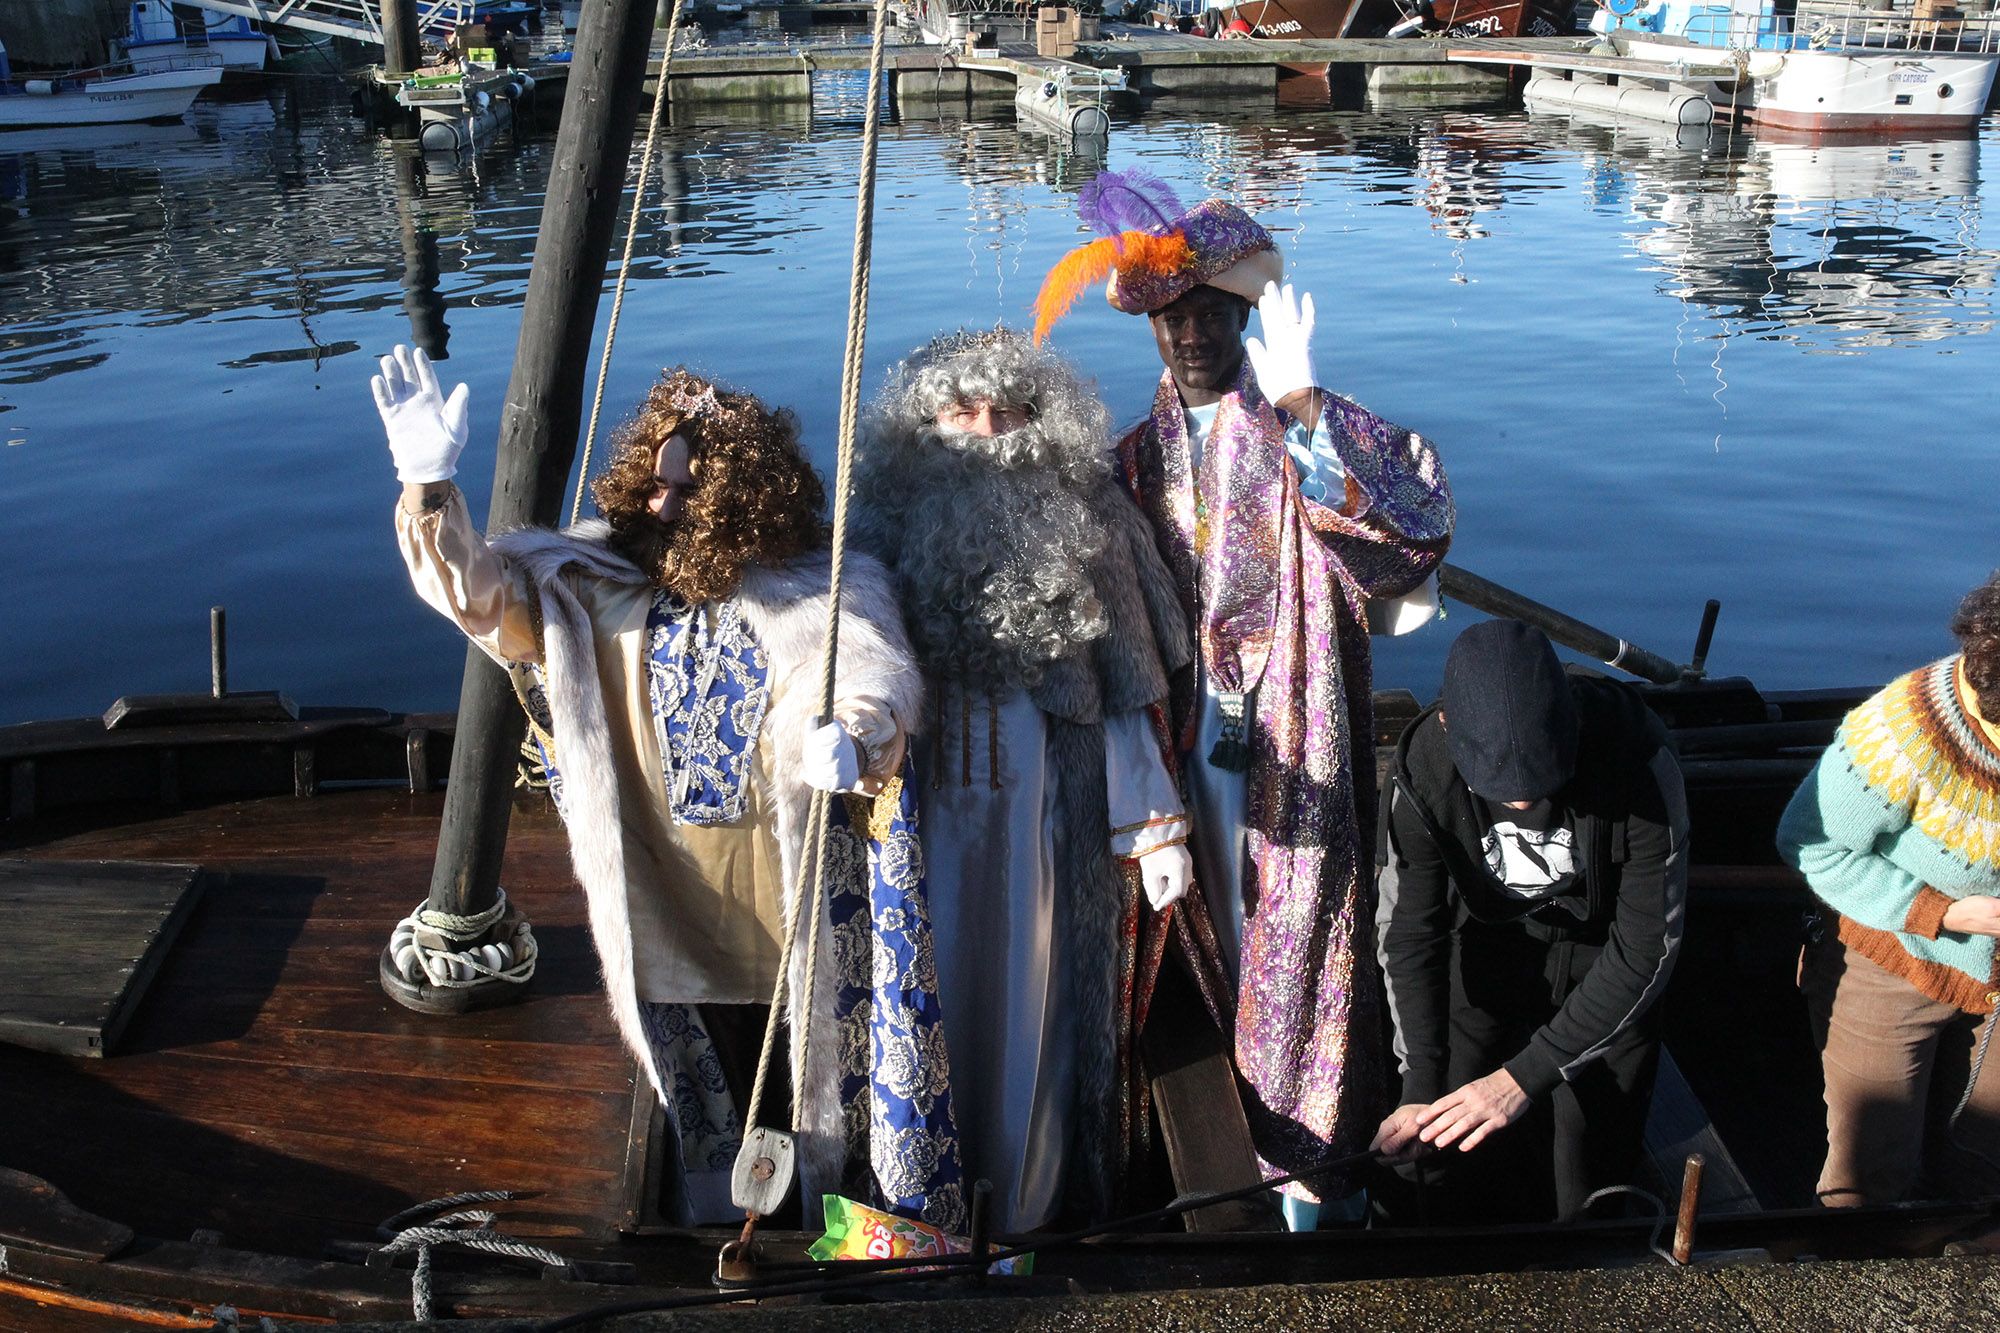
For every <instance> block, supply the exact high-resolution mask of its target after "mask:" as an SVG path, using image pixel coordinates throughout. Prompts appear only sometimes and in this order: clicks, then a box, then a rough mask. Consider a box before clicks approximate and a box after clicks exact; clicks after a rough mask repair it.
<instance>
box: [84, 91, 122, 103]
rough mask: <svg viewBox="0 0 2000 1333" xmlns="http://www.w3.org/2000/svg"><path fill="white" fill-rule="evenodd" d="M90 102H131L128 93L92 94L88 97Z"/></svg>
mask: <svg viewBox="0 0 2000 1333" xmlns="http://www.w3.org/2000/svg"><path fill="white" fill-rule="evenodd" d="M90 100H91V101H93V102H129V101H131V100H132V94H130V93H92V94H91V95H90Z"/></svg>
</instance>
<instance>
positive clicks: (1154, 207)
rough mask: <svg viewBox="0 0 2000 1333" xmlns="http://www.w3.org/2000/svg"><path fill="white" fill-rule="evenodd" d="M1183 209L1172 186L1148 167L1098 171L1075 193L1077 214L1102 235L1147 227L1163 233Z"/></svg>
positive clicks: (1144, 229)
mask: <svg viewBox="0 0 2000 1333" xmlns="http://www.w3.org/2000/svg"><path fill="white" fill-rule="evenodd" d="M1185 211H1186V210H1185V209H1183V208H1182V207H1181V201H1180V198H1179V196H1177V195H1176V194H1175V193H1174V190H1173V187H1172V186H1171V185H1168V184H1167V183H1166V182H1165V181H1163V180H1161V179H1160V178H1159V177H1158V176H1155V175H1153V174H1152V173H1151V172H1148V171H1141V170H1139V169H1138V168H1136V167H1135V168H1133V169H1132V170H1130V171H1126V172H1117V171H1100V172H1098V173H1097V179H1096V180H1094V181H1092V182H1091V183H1090V184H1088V185H1086V186H1084V187H1083V189H1081V190H1079V191H1078V192H1077V196H1076V215H1077V216H1078V217H1080V218H1082V219H1083V220H1084V222H1085V223H1086V224H1087V225H1089V227H1090V228H1091V229H1092V230H1094V231H1096V232H1098V233H1099V234H1100V235H1104V236H1116V235H1117V234H1118V233H1119V232H1121V231H1149V232H1152V233H1153V234H1154V235H1156V236H1163V235H1165V234H1166V233H1167V232H1169V231H1172V230H1173V226H1174V219H1175V218H1177V217H1179V216H1180V215H1181V214H1182V213H1183V212H1185Z"/></svg>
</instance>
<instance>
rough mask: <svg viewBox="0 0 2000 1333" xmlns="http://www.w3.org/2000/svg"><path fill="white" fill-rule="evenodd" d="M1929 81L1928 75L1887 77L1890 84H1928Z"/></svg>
mask: <svg viewBox="0 0 2000 1333" xmlns="http://www.w3.org/2000/svg"><path fill="white" fill-rule="evenodd" d="M1930 81H1931V76H1930V75H1928V74H1891V75H1890V76H1889V82H1891V83H1929V82H1930Z"/></svg>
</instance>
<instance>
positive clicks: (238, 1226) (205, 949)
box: [0, 790, 634, 1256]
mask: <svg viewBox="0 0 2000 1333" xmlns="http://www.w3.org/2000/svg"><path fill="white" fill-rule="evenodd" d="M442 802H443V797H442V795H441V794H432V793H426V794H423V795H415V796H413V795H409V794H406V793H401V792H395V791H381V790H376V791H355V792H342V793H328V794H325V795H322V796H319V797H316V798H312V799H307V800H298V799H287V798H276V799H268V800H260V801H244V802H237V803H233V804H229V805H223V806H218V807H213V808H209V809H202V810H192V811H185V812H180V813H168V814H161V815H159V816H157V817H154V818H149V819H142V820H139V821H137V822H133V823H127V824H123V825H121V826H119V827H116V828H110V829H103V830H90V829H85V828H77V829H74V830H72V831H69V832H62V831H60V830H57V829H52V828H49V827H46V826H44V827H42V828H36V827H33V826H29V827H19V826H13V827H10V828H9V829H8V830H7V832H8V835H9V841H11V842H13V843H15V844H16V845H22V844H28V845H32V846H33V855H34V856H36V857H48V858H82V859H143V860H171V861H184V862H194V863H197V864H200V865H201V866H203V867H204V869H205V870H206V871H207V872H208V883H207V886H206V892H205V894H204V896H203V899H202V901H201V903H200V905H199V906H198V907H197V908H196V911H195V914H194V916H193V918H192V919H191V920H190V921H189V922H188V924H187V926H186V928H185V930H184V932H183V935H182V938H181V940H180V942H179V944H178V945H177V947H175V948H174V949H173V950H172V951H171V953H170V955H169V956H168V958H167V959H166V961H165V963H164V965H163V966H162V968H161V970H160V973H159V975H158V976H157V978H156V979H155V981H154V983H153V986H152V989H151V992H150V994H149V995H148V996H147V998H146V1000H145V1002H144V1003H143V1004H142V1005H140V1006H139V1009H138V1012H137V1013H136V1014H135V1016H134V1017H133V1019H132V1021H131V1024H130V1026H129V1028H128V1029H127V1031H126V1033H125V1037H124V1040H123V1042H122V1043H121V1044H120V1046H119V1047H118V1049H116V1050H115V1051H114V1052H113V1053H112V1055H111V1058H109V1059H106V1060H102V1061H85V1060H76V1059H65V1058H62V1057H59V1056H54V1055H44V1054H40V1053H36V1052H29V1051H20V1050H10V1049H5V1048H0V1068H3V1069H4V1070H5V1073H4V1074H0V1124H4V1125H5V1126H6V1127H7V1131H6V1133H5V1134H4V1135H0V1165H5V1166H12V1167H16V1168H18V1169H21V1170H24V1171H29V1172H31V1173H33V1174H36V1175H39V1176H42V1177H43V1178H45V1179H48V1180H50V1181H51V1182H52V1183H54V1184H56V1185H57V1186H58V1187H60V1188H61V1189H63V1190H64V1191H66V1192H67V1193H68V1194H69V1196H70V1197H71V1199H72V1200H73V1201H74V1202H75V1203H77V1204H78V1205H79V1206H81V1207H83V1208H86V1209H88V1210H90V1211H93V1212H97V1213H100V1214H102V1215H104V1216H106V1217H112V1218H116V1219H119V1220H121V1221H124V1222H127V1223H130V1224H131V1225H133V1226H134V1227H136V1228H138V1229H139V1230H140V1231H142V1232H145V1233H149V1234H153V1235H158V1236H164V1237H173V1238H182V1237H185V1236H187V1235H188V1234H189V1232H190V1231H191V1230H193V1229H194V1228H197V1227H205V1228H218V1229H221V1230H222V1231H223V1232H224V1233H225V1238H226V1240H227V1242H228V1243H229V1244H230V1245H232V1246H240V1247H244V1248H254V1249H263V1250H271V1251H275V1252H278V1253H290V1254H298V1255H306V1256H317V1255H318V1254H319V1253H320V1252H321V1250H322V1249H323V1248H324V1247H325V1245H326V1244H327V1243H328V1242H329V1241H333V1240H337V1239H349V1240H358V1239H366V1238H368V1237H369V1236H371V1235H372V1234H373V1228H374V1226H375V1224H376V1223H378V1222H381V1221H383V1220H385V1219H386V1218H388V1217H390V1216H391V1215H392V1214H394V1213H396V1212H398V1211H400V1210H401V1209H403V1208H405V1207H408V1206H409V1205H411V1204H413V1203H417V1202H421V1201H423V1200H426V1199H430V1198H435V1197H439V1196H442V1195H447V1194H452V1193H455V1192H459V1191H462V1190H469V1189H524V1190H531V1191H534V1192H535V1194H536V1198H535V1199H534V1201H533V1203H532V1204H531V1205H530V1206H529V1207H528V1208H526V1209H521V1208H512V1209H510V1210H509V1213H508V1221H507V1224H506V1225H507V1227H508V1229H509V1230H510V1231H513V1232H514V1233H516V1234H519V1235H522V1236H548V1237H576V1238H587V1239H598V1240H604V1239H609V1238H611V1237H612V1236H613V1234H614V1233H615V1229H616V1226H617V1223H618V1221H619V1220H620V1218H621V1217H622V1216H623V1215H624V1211H625V1207H626V1201H625V1198H624V1190H623V1169H624V1165H625V1159H626V1151H627V1142H628V1139H629V1130H630V1124H631V1104H632V1079H633V1072H634V1070H633V1065H632V1062H631V1061H630V1060H629V1059H628V1058H627V1057H626V1055H625V1054H624V1052H623V1050H622V1049H621V1048H620V1047H619V1045H618V1043H617V1040H616V1037H615V1034H614V1033H613V1031H612V1028H611V1023H610V1018H609V1015H608V1013H607V1011H606V1009H605V1006H604V1001H603V998H602V992H601V987H600V984H599V981H598V977H597V966H596V960H595V957H594V955H593V954H592V952H591V947H590V941H589V938H588V932H587V929H586V927H585V924H584V920H583V911H582V899H581V895H580V894H578V893H576V892H575V890H574V889H573V888H572V887H571V881H570V873H569V865H568V855H567V851H566V847H565V844H564V840H563V835H562V830H561V827H560V825H559V824H558V822H557V821H556V819H555V816H554V815H553V814H552V813H550V812H549V811H548V809H547V803H546V802H545V801H543V800H541V799H540V798H534V799H533V800H524V801H523V802H521V808H520V809H519V810H517V811H516V813H515V817H514V822H513V829H512V836H511V837H510V838H509V841H508V848H507V860H506V880H505V883H506V886H507V888H508V892H509V894H510V896H511V897H512V898H513V899H514V901H515V902H517V903H518V904H519V905H520V906H521V908H522V909H523V910H524V911H525V912H526V913H527V915H528V917H529V919H530V920H531V921H532V922H533V923H534V927H535V933H536V938H537V940H538V941H539V942H540V944H541V950H542V955H541V964H540V969H539V972H538V974H537V976H536V977H535V980H534V983H533V986H532V988H531V991H530V994H529V997H528V998H527V999H526V1001H525V1002H523V1003H521V1004H518V1005H511V1006H506V1007H502V1008H498V1009H492V1010H487V1011H485V1012H481V1013H475V1014H470V1015H466V1016H464V1017H461V1018H457V1019H453V1020H449V1021H441V1020H438V1019H432V1018H425V1017H423V1016H421V1015H418V1014H415V1013H412V1012H410V1011H408V1010H405V1009H403V1008H401V1007H400V1006H398V1005H396V1004H394V1003H392V1002H391V1001H390V1000H389V999H388V998H387V997H385V996H384V995H383V993H382V991H381V989H380V986H379V985H378V983H377V980H376V962H377V956H378V954H379V952H380V950H381V949H382V946H383V945H384V944H385V943H386V942H387V940H388V933H389V930H390V928H391V927H392V926H393V925H394V923H395V922H396V921H397V920H398V919H399V918H401V917H402V916H403V915H404V914H406V913H407V912H408V911H409V910H410V909H411V907H413V906H414V905H415V904H416V903H417V902H418V901H420V900H421V899H422V897H423V895H424V891H425V888H426V886H427V885H428V883H429V878H430V866H431V856H432V852H433V850H434V848H435V846H436V838H437V828H438V820H439V814H440V810H441V807H442ZM537 807H539V808H537ZM474 1163H476V1164H477V1165H476V1166H474V1165H473V1164H474Z"/></svg>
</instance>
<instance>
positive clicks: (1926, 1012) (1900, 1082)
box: [1778, 574, 2000, 1207]
mask: <svg viewBox="0 0 2000 1333" xmlns="http://www.w3.org/2000/svg"><path fill="white" fill-rule="evenodd" d="M1951 631H1952V634H1953V636H1954V637H1956V638H1957V639H1958V641H1959V649H1960V650H1959V652H1958V653H1956V654H1954V655H1953V656H1951V657H1947V658H1944V659H1942V660H1940V661H1937V662H1933V663H1931V664H1930V665H1929V666H1926V667H1920V668H1918V669H1917V670H1915V671H1912V672H1910V673H1909V674H1908V675H1906V676H1903V677H1902V678H1900V679H1899V680H1896V681H1894V682H1892V683H1891V684H1890V685H1888V686H1887V687H1886V688H1885V689H1883V690H1882V691H1881V692H1880V693H1878V694H1876V695H1875V696H1874V697H1873V698H1871V699H1869V700H1868V701H1867V702H1866V703H1864V704H1862V705H1861V706H1860V707H1859V708H1856V709H1855V710H1854V711H1853V712H1851V713H1849V714H1848V715H1847V718H1846V720H1845V721H1843V722H1842V723H1841V726H1840V733H1839V735H1838V736H1837V737H1836V738H1835V740H1834V743H1833V744H1832V745H1831V746H1830V747H1828V749H1827V751H1826V753H1825V755H1823V756H1822V757H1821V759H1820V761H1819V764H1818V766H1817V767H1815V768H1814V769H1813V771H1812V773H1811V774H1810V775H1809V776H1808V777H1807V778H1806V780H1805V783H1804V785H1802V786H1801V787H1800V788H1799V790H1798V792H1797V793H1796V794H1795V795H1794V796H1793V797H1792V801H1791V804H1790V805H1789V806H1787V807H1786V809H1785V814H1784V817H1783V819H1781V820H1780V821H1779V824H1778V851H1779V853H1780V854H1781V855H1782V856H1783V857H1784V858H1785V859H1786V860H1787V861H1789V862H1790V863H1791V864H1793V865H1795V866H1797V867H1798V868H1799V870H1800V871H1801V872H1802V873H1803V874H1804V875H1805V877H1806V882H1807V883H1808V884H1810V885H1811V886H1812V891H1813V893H1814V894H1815V895H1816V896H1817V897H1818V899H1819V901H1820V903H1821V905H1822V907H1823V909H1824V911H1823V913H1822V920H1821V921H1820V923H1819V926H1818V928H1817V929H1815V930H1814V931H1813V932H1812V938H1811V939H1810V940H1809V942H1808V943H1807V944H1806V946H1805V952H1804V956H1803V958H1802V960H1801V963H1800V969H1799V984H1800V987H1801V989H1802V990H1803V991H1804V993H1805V998H1806V1004H1807V1009H1808V1011H1809V1014H1810V1017H1811V1021H1812V1027H1813V1036H1814V1039H1815V1040H1816V1041H1817V1043H1818V1045H1819V1047H1820V1054H1821V1060H1822V1063H1823V1065H1824V1067H1825V1072H1826V1118H1827V1153H1826V1164H1825V1166H1824V1167H1823V1168H1822V1169H1821V1172H1820V1178H1819V1186H1818V1194H1819V1199H1820V1202H1821V1203H1823V1204H1825V1205H1827V1206H1829V1207H1853V1206H1858V1205H1861V1204H1869V1203H1891V1202H1895V1201H1897V1200H1902V1199H1908V1198H1913V1197H1918V1196H1921V1195H1926V1194H1931V1195H1935V1194H1958V1195H1967V1194H1975V1195H1985V1194H1992V1193H1996V1192H2000V1061H1995V1062H1992V1063H1991V1064H1989V1063H1988V1062H1987V1061H1986V1060H1985V1059H1984V1058H1983V1056H1984V1044H1983V1040H1982V1038H1983V1036H1984V1035H1985V1034H1982V1033H1981V1031H1980V1029H1981V1028H1982V1027H1985V1026H1990V1025H1991V1023H1992V1022H1993V1019H1992V1017H1991V1015H1992V1013H1993V1010H1994V1003H1995V1000H1996V998H2000V975H1996V972H1995V966H1994V940H1995V938H1996V937H2000V723H1996V722H1994V721H1992V720H1990V719H1996V718H2000V574H1996V575H1994V576H1993V577H1992V578H1989V579H1988V580H1987V581H1986V582H1985V583H1984V584H1982V585H1981V586H1980V587H1978V588H1976V589H1974V590H1973V591H1972V592H1971V593H1970V594H1969V595H1968V596H1967V597H1966V598H1965V600H1964V601H1963V602H1961V603H1960V604H1959V608H1958V611H1957V614H1956V615H1954V616H1953V617H1952V622H1951Z"/></svg>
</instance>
